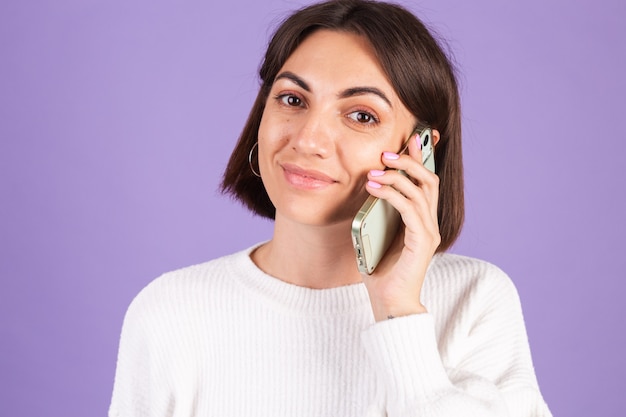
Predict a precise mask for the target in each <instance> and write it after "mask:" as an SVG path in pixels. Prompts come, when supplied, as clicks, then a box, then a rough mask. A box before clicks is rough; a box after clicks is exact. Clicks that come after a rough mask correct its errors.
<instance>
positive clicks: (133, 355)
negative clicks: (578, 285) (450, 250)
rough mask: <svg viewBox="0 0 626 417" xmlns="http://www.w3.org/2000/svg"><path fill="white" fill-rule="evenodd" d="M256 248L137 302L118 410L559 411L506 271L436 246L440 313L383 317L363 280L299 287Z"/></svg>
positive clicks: (187, 272) (125, 345)
mask: <svg viewBox="0 0 626 417" xmlns="http://www.w3.org/2000/svg"><path fill="white" fill-rule="evenodd" d="M251 250H252V248H250V249H247V250H245V251H242V252H239V253H236V254H233V255H230V256H227V257H223V258H220V259H216V260H213V261H211V262H207V263H204V264H201V265H196V266H191V267H188V268H184V269H182V270H179V271H175V272H171V273H168V274H165V275H163V276H162V277H160V278H158V279H156V280H155V281H153V282H152V283H151V284H149V285H148V286H147V287H146V288H145V289H144V290H143V291H141V293H140V294H139V295H138V296H137V297H136V298H135V300H134V301H133V302H132V304H131V305H130V307H129V309H128V312H127V314H126V318H125V320H124V326H123V329H122V336H121V341H120V349H119V356H118V363H117V373H116V377H115V385H114V389H113V398H112V402H111V406H110V410H109V416H111V417H114V416H115V417H117V416H119V417H131V416H133V417H139V416H154V417H157V416H158V417H162V416H163V417H164V416H176V417H182V416H185V417H189V416H198V417H199V416H203V417H204V416H216V417H218V416H219V417H228V416H268V417H270V416H271V417H281V416H293V417H308V416H311V417H312V416H315V417H322V416H324V417H325V416H336V417H357V416H358V417H364V416H385V415H386V416H390V417H391V416H424V417H426V416H427V417H435V416H437V417H444V416H446V417H448V416H449V417H453V416H454V417H459V416H462V417H470V416H477V417H478V416H480V417H489V416H494V417H495V416H502V417H503V416H520V417H521V416H525V417H530V416H541V417H544V416H550V411H549V410H548V408H547V406H546V405H545V403H544V401H543V399H542V396H541V394H540V392H539V389H538V386H537V381H536V377H535V374H534V371H533V365H532V361H531V356H530V350H529V347H528V341H527V337H526V330H525V327H524V321H523V318H522V312H521V308H520V303H519V298H518V295H517V292H516V290H515V287H514V286H513V284H512V282H511V281H510V279H509V278H508V277H507V276H506V275H505V274H504V273H503V272H502V271H501V270H499V269H498V268H496V267H495V266H493V265H491V264H488V263H486V262H482V261H479V260H476V259H471V258H466V257H460V256H456V255H450V254H443V255H436V256H435V257H434V259H433V262H432V264H431V266H430V269H429V271H428V274H427V277H426V281H425V283H424V287H423V290H422V302H423V304H424V305H425V306H426V307H427V308H428V310H429V312H430V313H428V314H418V315H412V316H407V317H399V318H395V319H392V320H387V321H384V322H380V323H375V322H374V318H373V315H372V312H371V306H370V303H369V299H368V294H367V290H366V289H365V286H364V285H363V284H355V285H349V286H345V287H339V288H332V289H323V290H314V289H309V288H303V287H298V286H295V285H292V284H288V283H285V282H283V281H280V280H278V279H276V278H273V277H271V276H268V275H266V274H264V273H263V272H262V271H261V270H259V269H258V268H257V267H256V266H255V264H254V263H253V262H252V261H251V259H250V256H249V254H250V252H251Z"/></svg>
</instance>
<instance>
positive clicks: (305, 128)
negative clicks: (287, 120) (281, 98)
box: [292, 111, 335, 158]
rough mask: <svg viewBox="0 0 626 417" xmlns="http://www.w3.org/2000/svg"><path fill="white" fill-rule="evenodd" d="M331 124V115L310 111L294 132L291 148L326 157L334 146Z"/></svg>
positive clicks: (303, 152)
mask: <svg viewBox="0 0 626 417" xmlns="http://www.w3.org/2000/svg"><path fill="white" fill-rule="evenodd" d="M332 124H333V117H332V115H328V114H324V113H322V112H317V111H311V112H310V113H309V114H308V115H307V116H306V118H304V119H303V120H302V123H301V124H300V126H299V129H298V130H297V131H296V132H294V133H295V134H294V136H295V137H294V138H293V146H292V147H293V149H294V150H295V151H296V152H299V153H302V154H306V155H313V156H317V157H320V158H328V157H329V156H330V155H331V154H332V152H333V151H334V147H335V143H334V140H333V129H332Z"/></svg>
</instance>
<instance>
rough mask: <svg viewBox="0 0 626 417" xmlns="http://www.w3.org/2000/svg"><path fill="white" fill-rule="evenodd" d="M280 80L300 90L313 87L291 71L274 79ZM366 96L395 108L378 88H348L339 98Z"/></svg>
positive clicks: (308, 89)
mask: <svg viewBox="0 0 626 417" xmlns="http://www.w3.org/2000/svg"><path fill="white" fill-rule="evenodd" d="M280 79H287V80H290V81H291V82H293V83H294V84H296V85H298V86H299V87H300V88H302V89H303V90H305V91H308V92H311V87H309V84H307V82H306V81H304V80H303V79H302V78H300V77H298V76H297V75H296V74H294V73H293V72H291V71H285V72H281V73H280V74H278V75H277V76H276V78H274V82H276V81H278V80H280ZM366 94H374V95H377V96H378V97H380V98H382V99H383V100H384V101H385V103H387V104H388V105H389V107H391V108H393V106H392V105H391V100H389V98H388V97H387V95H386V94H385V93H383V92H382V91H381V90H380V89H378V88H376V87H352V88H348V89H345V90H344V91H342V92H341V93H339V98H349V97H354V96H362V95H366Z"/></svg>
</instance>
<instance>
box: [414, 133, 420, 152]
mask: <svg viewBox="0 0 626 417" xmlns="http://www.w3.org/2000/svg"><path fill="white" fill-rule="evenodd" d="M415 142H417V146H418V147H419V148H420V150H421V149H422V141H421V140H420V134H419V133H418V134H417V135H415Z"/></svg>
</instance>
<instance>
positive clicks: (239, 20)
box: [0, 0, 626, 417]
mask: <svg viewBox="0 0 626 417" xmlns="http://www.w3.org/2000/svg"><path fill="white" fill-rule="evenodd" d="M402 3H403V4H405V5H407V6H408V7H409V8H411V9H412V10H413V11H414V12H416V13H418V14H419V15H420V16H421V17H422V18H423V19H424V20H425V21H427V22H429V23H430V24H432V25H433V26H434V27H436V28H437V30H438V31H439V33H440V34H441V35H442V36H443V37H445V38H447V39H448V40H449V45H450V48H451V49H452V50H453V51H454V53H455V55H456V59H457V61H458V63H459V66H460V68H461V83H462V96H463V104H464V123H465V125H464V140H465V145H464V146H465V148H464V149H465V155H466V167H467V222H466V225H465V229H464V232H463V236H462V239H461V240H460V241H459V242H458V244H457V245H456V246H455V248H454V251H455V252H458V253H463V254H467V255H472V256H477V257H480V258H484V259H487V260H489V261H491V262H493V263H495V264H497V265H499V266H500V267H502V268H503V269H504V270H505V271H507V272H508V273H509V274H510V275H511V277H512V278H513V280H514V281H515V283H516V284H517V286H518V289H519V292H520V295H521V298H522V302H523V305H524V309H525V316H526V321H527V328H528V332H529V336H530V341H531V347H532V351H533V357H534V360H535V366H536V372H537V376H538V378H539V382H540V385H541V388H542V391H543V394H544V396H545V398H546V400H547V401H548V403H549V405H550V407H551V409H552V411H553V413H554V414H555V415H562V416H590V415H597V416H613V415H619V414H622V413H623V410H622V409H623V406H622V404H623V401H622V398H621V397H622V396H623V393H622V391H623V388H624V385H623V375H624V374H625V373H626V366H625V365H626V364H625V360H624V353H623V347H624V342H625V337H624V336H625V331H624V327H625V326H624V313H625V309H624V307H623V305H624V302H623V299H624V295H623V294H624V292H625V291H626V285H625V284H624V278H625V277H624V270H626V256H624V255H623V254H622V253H621V251H622V250H623V248H624V247H625V243H626V242H625V233H626V230H625V229H626V228H625V222H624V220H623V215H624V213H625V212H626V204H625V202H624V197H625V192H624V190H625V187H624V185H623V181H624V179H626V173H625V169H624V164H623V160H624V155H625V154H626V145H625V144H624V143H625V140H626V127H625V122H624V120H625V118H626V116H625V110H626V108H625V107H626V106H625V105H624V96H625V94H626V84H625V81H624V79H625V74H626V47H625V46H624V42H625V41H626V25H625V24H624V22H625V21H626V6H625V5H626V2H624V1H623V0H614V1H610V0H606V1H592V0H586V1H572V0H569V1H568V0H548V1H546V0H531V1H523V2H522V1H517V2H501V1H496V0H491V1H490V0H478V1H471V2H468V1H464V0H447V1H441V0H437V1H435V0H422V1H419V2H417V1H415V2H411V1H408V0H405V1H404V2H402ZM301 4H303V3H301V2H299V1H293V0H289V1H288V0H273V1H262V2H259V1H254V0H247V1H244V2H236V1H232V2H226V1H221V2H215V1H211V0H209V1H206V0H205V1H196V0H187V1H179V2H167V1H147V0H126V1H120V0H107V1H104V0H54V1H53V0H48V1H38V2H34V1H19V0H9V1H3V2H1V3H0V139H1V142H0V202H1V204H0V279H1V280H2V281H1V283H2V286H1V287H0V334H1V337H2V340H1V350H2V351H1V353H0V378H1V379H0V382H1V386H0V415H2V416H65V417H78V416H81V417H83V416H96V415H104V414H105V413H106V410H107V407H108V403H109V399H110V394H111V389H112V384H113V376H114V370H115V361H116V355H117V346H118V338H119V332H120V328H121V325H122V319H123V315H124V312H125V310H126V307H127V306H128V304H129V303H130V301H131V300H132V298H133V297H134V296H135V294H136V293H137V292H138V291H139V290H140V289H141V288H142V287H144V286H145V285H146V284H147V283H148V282H149V281H151V280H152V279H153V278H155V277H156V276H157V275H159V274H160V273H162V272H165V271H168V270H172V269H175V268H179V267H182V266H186V265H189V264H193V263H198V262H202V261H205V260H208V259H210V258H214V257H216V256H219V255H223V254H226V253H230V252H233V251H235V250H238V249H242V248H244V247H247V246H249V245H251V244H253V243H254V242H257V241H259V240H262V239H267V238H269V236H270V234H271V223H269V222H267V221H264V220H260V219H258V218H253V217H252V216H251V215H250V214H248V213H247V212H245V211H244V210H243V209H241V207H239V205H237V204H235V203H233V202H232V201H230V200H229V199H228V198H225V197H222V196H220V195H219V194H218V193H217V191H216V189H217V185H218V182H219V179H220V175H221V172H222V170H223V168H224V165H225V161H226V159H227V157H228V155H229V154H230V151H231V148H232V147H233V145H234V142H235V139H236V137H237V135H238V133H239V131H240V129H241V127H242V125H243V122H244V120H245V118H246V116H247V112H248V110H249V108H250V106H251V104H252V101H253V98H254V96H255V94H256V90H257V85H258V83H257V80H256V69H257V67H258V64H259V60H260V57H261V52H262V50H263V48H264V46H265V44H266V42H267V38H268V35H269V33H270V28H272V27H274V25H275V23H276V22H277V20H278V19H279V18H280V17H282V16H283V15H284V13H285V12H287V11H289V10H292V9H294V8H296V7H298V6H300V5H301Z"/></svg>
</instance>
